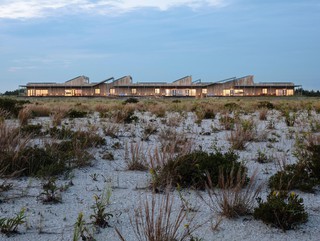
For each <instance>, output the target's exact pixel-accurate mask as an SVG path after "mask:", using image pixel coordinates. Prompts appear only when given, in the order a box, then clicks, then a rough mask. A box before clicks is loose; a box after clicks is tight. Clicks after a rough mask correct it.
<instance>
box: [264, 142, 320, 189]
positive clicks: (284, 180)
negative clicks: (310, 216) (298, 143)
mask: <svg viewBox="0 0 320 241" xmlns="http://www.w3.org/2000/svg"><path fill="white" fill-rule="evenodd" d="M319 156H320V145H316V144H311V145H310V146H308V147H306V150H305V151H303V153H301V154H300V155H299V156H297V157H298V159H299V160H298V162H297V163H296V164H292V165H287V166H286V167H285V168H284V170H282V171H279V172H277V173H276V174H274V175H273V176H272V177H271V178H270V179H269V187H270V188H272V189H275V190H292V189H299V190H301V191H306V192H313V189H314V186H316V185H318V184H320V162H319Z"/></svg>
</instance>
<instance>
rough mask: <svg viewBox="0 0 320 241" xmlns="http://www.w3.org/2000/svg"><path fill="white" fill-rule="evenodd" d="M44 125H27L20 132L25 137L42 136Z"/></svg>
mask: <svg viewBox="0 0 320 241" xmlns="http://www.w3.org/2000/svg"><path fill="white" fill-rule="evenodd" d="M41 130H42V125H40V124H36V125H25V126H21V128H20V131H21V133H22V134H23V135H31V136H33V137H35V136H40V135H41V134H42V131H41Z"/></svg>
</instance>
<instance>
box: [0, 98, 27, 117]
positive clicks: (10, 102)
mask: <svg viewBox="0 0 320 241" xmlns="http://www.w3.org/2000/svg"><path fill="white" fill-rule="evenodd" d="M26 103H30V102H29V101H22V100H14V99H9V98H0V109H2V110H5V111H7V112H9V113H10V114H11V115H13V116H14V117H17V116H18V114H19V111H20V110H21V109H22V108H23V105H24V104H26Z"/></svg>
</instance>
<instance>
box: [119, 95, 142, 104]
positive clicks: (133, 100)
mask: <svg viewBox="0 0 320 241" xmlns="http://www.w3.org/2000/svg"><path fill="white" fill-rule="evenodd" d="M138 102H139V100H138V99H137V98H134V97H130V98H128V99H126V100H125V101H124V102H123V104H124V105H125V104H129V103H133V104H135V103H138Z"/></svg>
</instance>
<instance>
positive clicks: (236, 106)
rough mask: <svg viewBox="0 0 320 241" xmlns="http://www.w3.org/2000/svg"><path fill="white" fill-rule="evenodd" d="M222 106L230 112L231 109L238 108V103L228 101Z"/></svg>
mask: <svg viewBox="0 0 320 241" xmlns="http://www.w3.org/2000/svg"><path fill="white" fill-rule="evenodd" d="M224 108H226V109H227V110H228V111H229V112H232V111H235V110H238V109H240V105H238V104H237V103H234V102H230V103H226V104H225V105H224Z"/></svg>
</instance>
